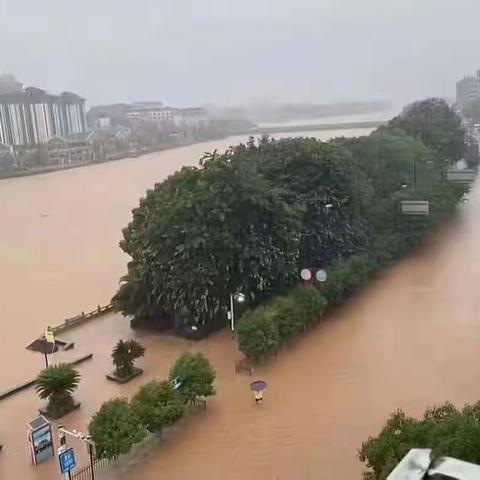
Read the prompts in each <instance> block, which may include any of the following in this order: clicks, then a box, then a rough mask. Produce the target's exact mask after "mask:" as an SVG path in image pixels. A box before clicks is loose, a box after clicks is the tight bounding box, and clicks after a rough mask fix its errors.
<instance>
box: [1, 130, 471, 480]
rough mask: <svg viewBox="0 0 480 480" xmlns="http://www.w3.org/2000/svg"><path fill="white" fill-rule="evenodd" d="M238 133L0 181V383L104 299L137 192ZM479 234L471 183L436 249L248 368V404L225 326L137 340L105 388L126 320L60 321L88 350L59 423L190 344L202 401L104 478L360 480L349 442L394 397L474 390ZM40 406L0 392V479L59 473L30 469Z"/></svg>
mask: <svg viewBox="0 0 480 480" xmlns="http://www.w3.org/2000/svg"><path fill="white" fill-rule="evenodd" d="M323 134H325V132H323ZM235 140H236V139H228V140H226V141H223V142H211V143H208V144H200V145H194V146H189V147H184V148H179V149H176V150H170V151H165V152H161V153H156V154H152V155H148V156H145V157H141V158H137V159H128V160H123V161H118V162H112V163H109V164H102V165H95V166H91V167H87V168H83V169H78V170H71V171H64V172H58V173H52V174H48V175H42V176H36V177H29V178H21V179H13V180H8V181H3V182H0V269H1V273H2V276H1V287H2V288H1V292H2V293H1V295H0V326H1V328H2V333H3V335H2V340H1V343H0V345H1V350H0V390H1V389H4V388H7V387H9V386H11V385H12V384H14V383H15V382H19V381H22V380H26V379H28V378H30V377H32V376H34V375H35V374H36V373H37V372H38V370H39V369H40V368H41V367H42V362H43V359H42V357H41V355H39V354H33V353H30V352H28V351H26V350H25V349H24V347H25V345H26V344H27V343H28V342H29V341H31V340H32V339H33V338H35V337H36V336H37V335H39V334H40V333H41V332H42V330H43V329H44V328H45V326H46V325H49V324H55V323H58V322H59V321H61V319H62V318H64V317H66V316H72V315H74V314H76V313H78V312H80V311H82V310H89V309H92V308H93V307H95V306H96V305H97V304H104V303H106V302H108V300H109V298H110V297H111V295H112V293H114V291H115V288H116V285H117V283H118V278H119V276H120V275H121V274H122V273H123V272H124V270H125V264H126V261H127V258H126V257H125V256H124V255H123V254H122V252H121V251H120V249H119V248H118V247H117V244H118V241H119V240H120V238H121V231H120V230H121V227H123V226H124V225H125V224H126V223H127V222H128V220H129V218H130V210H131V208H132V207H134V206H135V205H136V204H137V203H138V197H139V196H140V195H141V194H143V192H144V191H145V189H146V188H147V187H150V186H152V185H153V183H154V182H156V181H159V180H161V179H162V178H164V177H165V176H166V175H168V174H170V173H172V172H173V171H174V170H176V169H178V168H180V167H181V166H182V165H187V164H190V165H192V164H195V163H196V161H197V160H198V158H199V157H200V156H201V155H202V154H203V152H205V151H207V150H211V149H213V148H214V147H216V146H218V145H219V144H221V145H220V147H222V146H226V145H228V144H230V143H233V142H234V141H235ZM479 238H480V191H479V190H476V191H475V192H473V194H472V200H471V203H470V204H469V206H468V207H467V208H465V210H464V212H462V214H461V218H460V220H459V221H458V223H457V224H455V225H454V226H452V227H451V228H450V229H449V230H447V231H445V232H444V233H443V234H442V235H441V237H440V238H439V240H438V242H437V243H436V244H434V245H432V246H430V247H429V248H427V249H426V250H425V251H424V252H422V254H419V255H417V256H416V257H415V258H412V259H410V260H408V261H406V262H404V263H402V264H400V265H398V266H397V267H395V268H393V269H392V270H391V271H389V272H387V273H386V274H385V275H384V276H383V277H382V278H380V279H378V280H377V281H375V282H374V283H373V284H372V285H371V287H370V288H369V289H368V290H366V291H365V292H363V294H362V295H359V296H358V297H357V298H355V299H354V300H353V301H352V302H351V303H350V304H348V305H347V306H345V307H344V308H342V309H340V310H338V311H337V312H336V313H335V314H334V315H333V316H332V317H331V318H330V319H329V320H328V321H327V322H325V323H323V324H321V325H319V326H318V327H316V328H315V329H314V330H313V331H311V332H310V333H309V334H308V335H306V336H305V337H304V338H302V339H300V340H299V341H297V342H296V343H295V344H294V345H292V346H290V347H289V348H288V349H287V350H285V351H283V352H281V353H280V354H279V355H278V356H277V357H276V358H275V359H274V360H273V361H272V362H270V363H269V364H268V365H266V366H264V367H263V368H262V369H260V370H258V371H257V372H256V373H255V377H260V378H263V379H265V380H266V381H267V383H268V388H267V391H266V395H265V401H264V404H263V405H262V406H256V405H254V404H253V399H252V395H251V392H250V391H249V389H248V384H249V382H250V380H251V379H250V378H249V377H246V376H244V375H238V374H235V371H234V362H235V360H236V359H238V358H240V355H239V353H238V352H237V350H236V348H235V344H234V343H233V342H232V340H231V338H230V337H229V335H228V332H220V333H218V334H216V335H213V336H212V337H211V338H209V339H207V340H204V341H201V342H188V341H185V340H182V339H179V338H175V337H169V336H160V335H146V334H143V335H142V334H141V335H140V340H141V342H142V343H143V344H144V345H145V346H146V348H147V353H146V356H145V358H144V359H142V361H141V362H140V363H141V366H142V367H143V368H144V369H145V373H144V375H143V376H142V377H139V378H138V379H136V380H134V381H133V382H131V383H129V384H128V385H124V386H117V385H114V384H112V383H109V382H107V381H106V380H105V377H104V375H105V373H107V372H108V371H109V369H110V368H111V366H110V358H109V355H110V352H111V348H112V346H113V345H114V343H115V342H116V340H117V339H118V338H126V337H131V336H135V335H136V334H135V333H133V332H131V330H130V329H129V326H128V322H127V321H126V320H125V319H123V318H122V317H121V316H120V315H115V314H110V315H107V316H105V317H103V318H102V319H99V320H95V321H93V322H91V323H90V324H88V325H86V326H84V327H81V328H78V329H75V330H71V331H70V332H68V334H65V335H64V336H63V337H64V338H65V339H67V340H73V341H75V343H76V348H75V349H74V350H73V351H71V352H68V353H65V354H62V355H57V357H56V359H55V360H60V359H62V358H68V359H74V358H77V357H79V356H80V355H82V354H83V353H93V354H94V358H93V360H91V361H89V362H87V363H84V364H83V365H81V366H80V367H79V370H80V372H81V374H82V376H83V378H82V382H81V384H80V386H79V389H78V392H77V394H76V397H77V398H78V400H79V401H81V402H82V407H81V409H80V410H78V411H76V412H75V413H73V414H71V415H69V416H67V417H65V418H64V419H63V420H62V423H63V424H64V425H66V426H68V427H70V428H78V429H82V430H85V428H86V425H87V424H88V419H89V417H90V416H91V415H92V413H93V412H95V411H96V410H97V409H98V407H99V405H100V404H101V402H102V401H103V400H105V399H106V398H110V397H113V396H128V395H130V394H131V393H132V392H134V391H135V390H136V389H138V387H139V385H141V384H142V383H144V382H146V381H148V380H149V379H151V378H155V377H160V378H161V377H165V376H166V375H167V372H168V369H169V366H170V365H171V363H172V362H173V361H174V359H175V358H176V357H177V356H178V355H179V354H180V353H182V352H183V351H189V350H195V351H197V350H198V351H202V352H204V353H205V354H206V355H207V356H208V357H209V358H210V360H211V362H212V363H213V365H214V367H215V368H216V370H217V372H218V378H217V392H218V393H217V396H216V397H215V398H213V399H212V400H211V401H209V406H208V409H207V411H206V412H195V413H192V414H191V415H189V416H188V417H187V418H185V419H184V420H183V421H182V422H180V424H179V425H178V426H176V427H175V428H174V429H173V430H172V431H170V432H168V433H167V434H166V435H165V438H163V439H157V440H154V441H150V442H148V443H147V444H146V445H144V446H142V447H141V448H140V449H139V451H138V452H137V455H136V456H134V457H132V458H129V459H124V460H122V461H121V462H119V463H118V465H116V466H114V467H113V468H111V469H110V470H109V471H106V472H104V473H103V474H102V475H101V478H104V479H108V480H113V479H119V480H140V479H141V480H150V479H152V480H153V479H157V478H159V477H161V478H168V479H169V480H177V479H178V480H180V479H181V480H185V479H191V478H196V479H205V480H206V479H213V480H215V479H219V480H220V479H222V480H224V479H235V480H237V479H238V480H240V479H244V478H253V479H272V480H275V479H281V480H286V479H288V480H290V479H291V480H296V479H302V480H303V479H312V480H313V479H336V478H339V479H343V478H345V479H347V478H348V479H354V478H360V474H361V470H362V465H361V464H360V463H359V462H358V460H357V458H356V452H357V449H358V447H359V446H360V445H361V442H362V441H363V440H364V439H366V438H367V437H368V435H370V434H375V433H376V432H377V431H378V429H379V428H380V427H381V425H382V423H383V421H384V419H385V417H386V415H387V414H388V413H390V412H391V411H393V410H395V409H396V408H398V407H401V408H404V409H406V410H407V411H408V412H409V413H412V414H420V413H421V412H422V411H423V410H424V409H425V407H427V406H429V405H432V404H435V403H439V402H444V401H446V400H450V401H453V402H454V403H456V404H458V405H461V404H463V403H465V402H473V401H475V400H477V399H478V398H479V397H480V387H478V385H477V379H478V377H479V374H480V348H479V345H480V323H479V322H478V320H477V315H478V313H477V312H479V311H480V308H479V307H480V295H478V293H477V285H479V280H480V249H479V246H480V245H479V242H480V240H478V239H479ZM39 406H41V401H40V400H38V399H37V398H36V396H35V393H34V391H33V390H27V391H25V392H23V393H21V394H19V395H16V396H14V397H11V398H10V399H8V400H6V401H3V402H0V442H1V443H4V445H5V446H4V450H3V452H2V453H1V454H0V479H3V478H5V479H7V478H11V477H12V476H13V475H14V474H17V476H18V478H19V479H21V480H30V479H42V480H44V479H54V478H59V473H58V466H57V463H56V461H54V460H52V461H50V462H48V463H46V464H44V465H42V466H40V467H37V468H34V467H31V466H30V465H29V464H28V456H27V448H26V441H25V437H26V430H25V426H26V422H27V421H28V420H29V419H31V418H32V417H33V416H35V412H36V409H37V408H38V407H39ZM77 447H78V453H79V454H80V461H81V462H83V461H84V458H83V457H82V454H81V453H82V452H83V449H81V448H80V446H79V445H77Z"/></svg>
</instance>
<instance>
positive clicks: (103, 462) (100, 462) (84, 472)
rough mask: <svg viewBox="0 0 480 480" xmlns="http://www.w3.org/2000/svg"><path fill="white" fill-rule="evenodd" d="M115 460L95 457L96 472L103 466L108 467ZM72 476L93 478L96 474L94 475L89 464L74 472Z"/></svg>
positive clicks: (80, 479) (90, 479)
mask: <svg viewBox="0 0 480 480" xmlns="http://www.w3.org/2000/svg"><path fill="white" fill-rule="evenodd" d="M113 461H114V460H108V459H106V458H101V459H98V458H97V459H95V460H94V461H93V470H94V474H95V473H96V472H98V471H99V470H101V469H102V468H105V467H107V466H108V465H109V464H110V463H112V462H113ZM71 478H72V480H92V478H94V476H92V467H91V466H90V465H87V466H85V467H82V468H79V469H78V470H76V471H75V472H72V474H71Z"/></svg>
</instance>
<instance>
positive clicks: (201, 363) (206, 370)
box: [169, 353, 216, 401]
mask: <svg viewBox="0 0 480 480" xmlns="http://www.w3.org/2000/svg"><path fill="white" fill-rule="evenodd" d="M215 376H216V373H215V370H214V369H213V368H212V366H211V365H210V362H209V361H208V359H207V358H206V357H205V356H204V355H202V354H201V353H184V354H183V355H182V356H181V357H179V358H178V359H177V360H176V362H175V363H174V365H173V367H172V368H171V370H170V375H169V379H170V381H173V380H177V381H178V382H179V383H180V386H179V388H178V391H179V392H180V393H181V394H182V396H183V397H184V399H185V400H189V401H194V400H195V398H196V397H198V396H203V397H209V396H211V395H215V389H214V388H213V382H214V380H215Z"/></svg>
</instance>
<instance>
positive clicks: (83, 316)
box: [50, 303, 113, 335]
mask: <svg viewBox="0 0 480 480" xmlns="http://www.w3.org/2000/svg"><path fill="white" fill-rule="evenodd" d="M112 310H113V305H112V304H111V303H109V304H108V305H105V306H103V307H102V306H100V305H98V307H97V308H96V309H95V310H92V311H91V312H87V313H85V312H82V313H80V314H79V315H76V316H75V317H71V318H66V319H65V320H64V321H63V323H61V324H59V325H54V326H53V327H52V326H51V327H50V330H52V331H53V333H55V334H56V335H58V334H59V333H62V332H64V331H66V330H69V329H70V328H74V327H78V326H80V325H83V324H84V323H87V322H88V321H90V320H93V319H95V318H98V317H101V316H102V315H105V314H106V313H108V312H111V311H112Z"/></svg>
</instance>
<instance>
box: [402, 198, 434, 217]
mask: <svg viewBox="0 0 480 480" xmlns="http://www.w3.org/2000/svg"><path fill="white" fill-rule="evenodd" d="M400 211H401V213H402V214H403V215H429V214H430V204H429V203H428V201H427V200H402V202H401V203H400Z"/></svg>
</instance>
